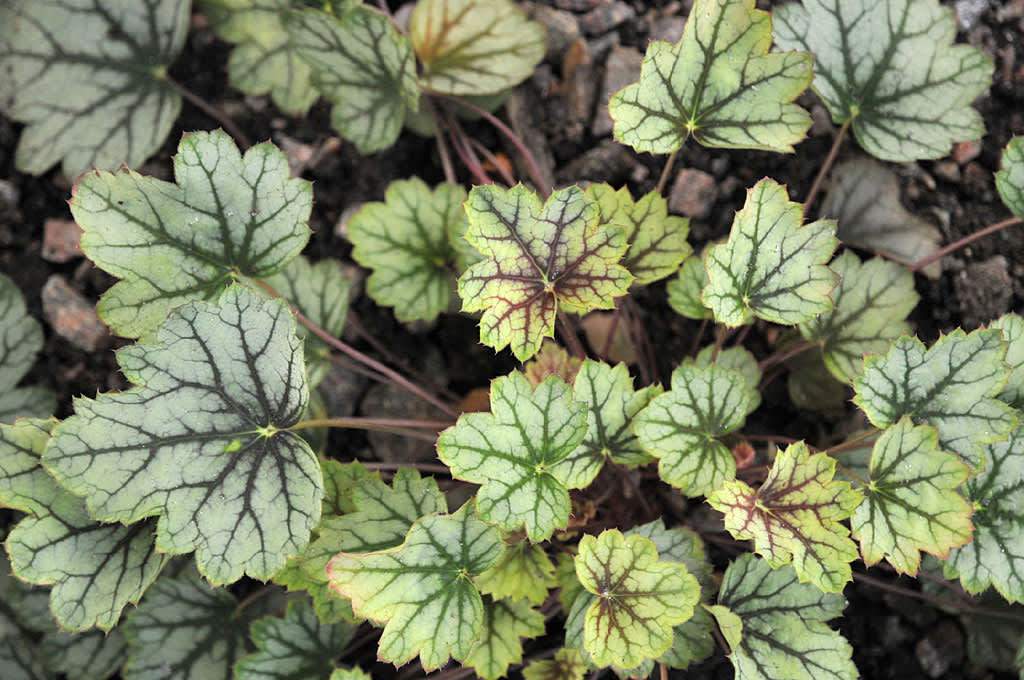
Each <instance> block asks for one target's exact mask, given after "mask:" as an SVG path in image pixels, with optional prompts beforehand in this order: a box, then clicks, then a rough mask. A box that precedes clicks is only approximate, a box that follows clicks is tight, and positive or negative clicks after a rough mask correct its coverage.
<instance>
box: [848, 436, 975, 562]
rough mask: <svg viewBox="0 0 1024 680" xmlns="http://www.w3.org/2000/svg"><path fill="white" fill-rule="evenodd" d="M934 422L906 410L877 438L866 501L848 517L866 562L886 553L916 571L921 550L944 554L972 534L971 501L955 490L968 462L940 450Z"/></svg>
mask: <svg viewBox="0 0 1024 680" xmlns="http://www.w3.org/2000/svg"><path fill="white" fill-rule="evenodd" d="M937 444H938V434H937V433H936V432H935V428H932V427H927V426H925V425H921V426H917V427H915V426H914V425H913V423H912V422H911V421H910V418H908V417H906V416H904V417H903V418H901V419H900V421H899V422H898V423H896V424H895V425H893V426H891V427H889V428H888V429H886V430H885V431H884V432H883V433H882V434H881V435H880V436H879V437H878V440H877V441H876V442H875V447H874V450H873V451H872V453H871V462H870V464H869V475H870V476H869V478H868V479H867V480H865V481H867V486H865V487H864V488H863V489H861V491H862V493H863V494H864V502H863V503H861V504H860V505H859V506H858V507H857V510H856V511H855V512H854V513H853V516H852V517H851V518H850V527H851V529H852V533H853V537H854V538H856V539H858V540H859V541H860V551H861V555H863V557H864V562H865V564H867V565H868V566H870V565H872V564H874V563H876V562H878V561H879V560H880V559H882V557H885V558H886V560H888V562H889V563H890V564H891V565H892V566H893V567H895V568H896V571H898V572H901V573H908V574H915V573H917V568H918V566H919V564H920V561H921V554H920V552H919V551H920V550H924V551H926V552H929V553H931V554H933V555H937V556H938V557H943V558H944V557H945V556H946V555H947V554H948V553H949V550H950V549H951V548H956V547H959V546H961V545H963V544H965V543H967V542H968V541H970V540H971V531H972V526H971V520H970V519H969V518H970V515H971V506H970V504H969V503H968V502H967V501H965V500H964V499H963V498H962V497H961V496H960V494H958V493H957V492H956V489H957V487H959V486H960V485H961V484H962V483H963V482H964V481H966V479H967V476H968V475H969V474H970V468H968V467H967V466H966V465H965V464H963V463H961V462H960V461H959V460H957V458H956V456H955V455H952V454H950V453H946V452H945V451H939V450H938V449H937V448H936V445H937Z"/></svg>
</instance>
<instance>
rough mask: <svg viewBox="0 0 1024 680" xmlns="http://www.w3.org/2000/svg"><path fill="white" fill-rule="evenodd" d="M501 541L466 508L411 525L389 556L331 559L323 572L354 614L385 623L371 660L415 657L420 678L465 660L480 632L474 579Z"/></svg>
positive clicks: (479, 606)
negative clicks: (456, 660)
mask: <svg viewBox="0 0 1024 680" xmlns="http://www.w3.org/2000/svg"><path fill="white" fill-rule="evenodd" d="M502 546H503V544H502V541H501V535H500V534H499V532H498V530H497V529H495V528H494V527H491V526H488V525H486V524H484V523H483V522H481V521H480V520H479V519H477V518H476V513H474V512H473V509H472V507H471V504H469V503H467V504H466V505H464V506H462V508H461V509H460V510H459V511H458V512H456V513H455V514H453V515H429V516H427V517H424V518H423V519H420V520H417V522H416V523H415V524H413V526H412V528H411V529H410V530H409V533H408V535H407V536H406V537H405V542H404V543H403V544H402V545H401V546H400V547H397V548H391V549H390V550H384V551H378V552H371V553H364V554H351V553H341V554H339V555H337V556H336V557H335V558H334V559H332V560H331V562H330V563H329V564H328V566H327V572H328V576H329V578H330V581H331V587H332V588H335V589H337V590H338V591H339V592H341V594H343V595H345V596H346V597H348V598H350V599H351V600H352V608H353V609H354V610H355V612H356V614H358V615H359V616H363V617H365V618H368V619H371V620H373V621H379V622H387V625H386V626H385V627H384V633H383V634H382V635H381V638H380V645H379V647H378V650H377V654H378V657H379V658H380V659H382V660H385V661H390V662H392V663H394V664H395V665H396V666H400V665H402V664H404V663H405V662H406V661H409V660H411V659H412V658H413V657H415V656H416V655H417V654H418V655H419V657H420V663H421V664H422V665H423V668H424V669H425V670H428V671H429V670H433V669H434V668H438V667H440V666H442V665H443V664H445V663H446V662H447V661H448V657H449V656H454V657H455V658H464V657H465V656H466V655H467V654H468V653H469V652H470V649H471V648H472V645H473V643H474V642H475V641H476V640H477V639H478V637H479V636H480V632H481V627H482V626H483V616H484V614H483V602H482V600H481V597H480V593H479V592H477V590H476V588H475V587H474V586H473V581H472V579H473V577H474V576H477V575H479V574H480V573H482V572H484V571H486V570H487V569H489V568H490V567H492V566H493V565H494V563H495V562H496V561H497V560H498V558H499V556H500V555H501V548H502Z"/></svg>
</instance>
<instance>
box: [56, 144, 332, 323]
mask: <svg viewBox="0 0 1024 680" xmlns="http://www.w3.org/2000/svg"><path fill="white" fill-rule="evenodd" d="M174 174H175V177H176V178H177V181H178V183H177V184H171V183H169V182H164V181H162V180H158V179H155V178H153V177H144V176H142V175H139V174H138V173H135V172H132V171H122V172H117V173H109V172H94V173H89V174H87V175H84V176H82V177H81V178H80V179H79V180H78V182H77V183H76V184H75V188H74V191H73V194H72V197H71V213H72V214H73V215H74V216H75V220H76V221H77V222H78V224H79V226H81V227H82V229H83V230H84V233H83V234H82V250H84V251H85V253H86V255H88V256H89V258H90V259H91V260H92V261H93V262H95V263H96V265H97V266H99V267H100V268H101V269H104V270H105V271H107V272H109V273H111V274H113V275H114V276H116V277H118V278H121V279H124V280H123V281H121V282H120V283H118V284H116V285H115V286H114V287H112V288H111V289H110V290H108V291H107V292H106V293H105V294H104V296H103V298H102V299H101V300H100V303H99V305H98V306H97V312H98V313H99V315H100V317H101V318H102V319H103V320H104V321H105V322H107V324H109V325H110V327H111V329H112V330H113V331H114V332H115V333H117V334H119V335H123V336H125V337H133V338H136V337H139V336H141V335H143V334H145V333H148V332H150V331H152V330H153V329H155V328H156V326H157V325H158V324H159V323H160V322H161V321H162V320H163V319H164V317H165V316H167V312H168V311H169V310H170V309H171V308H173V307H176V306H177V305H180V304H183V303H185V302H188V301H189V300H194V299H206V300H215V299H217V297H218V296H219V295H220V294H221V293H222V292H223V291H224V289H225V288H226V287H227V286H228V285H230V284H231V282H232V281H233V280H234V279H236V278H238V277H239V276H250V277H262V276H269V275H270V274H273V273H274V272H276V271H278V270H280V269H281V268H282V267H284V266H285V264H287V263H288V261H289V260H291V259H292V258H293V257H295V256H296V255H298V253H299V251H300V250H302V248H303V246H305V245H306V241H307V240H308V239H309V228H308V227H307V226H306V221H307V220H308V219H309V211H310V207H311V205H312V200H313V192H312V189H311V187H310V184H309V182H306V181H304V180H300V179H288V163H287V161H286V160H285V156H284V154H283V153H281V152H280V151H279V150H278V149H277V148H276V147H274V146H273V145H272V144H270V143H265V144H259V145H257V146H254V147H252V148H250V149H249V150H248V151H246V152H245V155H244V156H242V155H241V154H240V153H239V151H238V148H237V147H236V146H235V143H234V142H233V141H231V138H230V137H228V136H227V135H226V134H225V133H223V132H221V131H219V130H218V131H215V132H209V133H208V132H196V133H192V134H188V135H185V136H184V137H182V139H181V143H180V144H179V145H178V154H177V155H176V156H175V157H174Z"/></svg>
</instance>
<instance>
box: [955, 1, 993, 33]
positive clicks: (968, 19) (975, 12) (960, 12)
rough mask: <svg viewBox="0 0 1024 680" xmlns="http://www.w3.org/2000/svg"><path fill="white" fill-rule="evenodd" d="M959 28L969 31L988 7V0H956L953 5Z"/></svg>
mask: <svg viewBox="0 0 1024 680" xmlns="http://www.w3.org/2000/svg"><path fill="white" fill-rule="evenodd" d="M953 8H954V11H956V20H957V22H958V23H959V24H960V28H961V29H962V30H965V31H969V30H971V29H972V28H974V25H975V24H976V23H978V20H979V19H981V15H982V14H984V13H985V10H986V9H988V0H956V4H955V5H954V6H953Z"/></svg>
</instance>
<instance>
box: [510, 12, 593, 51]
mask: <svg viewBox="0 0 1024 680" xmlns="http://www.w3.org/2000/svg"><path fill="white" fill-rule="evenodd" d="M522 7H523V9H524V10H525V11H526V16H528V17H529V18H531V19H533V20H534V21H537V22H539V23H540V24H541V25H542V26H544V30H545V31H546V32H547V52H546V53H545V55H544V58H545V59H547V60H548V61H550V62H552V63H555V64H557V63H558V61H559V60H560V59H561V58H562V55H563V54H564V53H565V51H566V50H567V49H568V48H569V45H571V44H573V43H574V42H575V41H576V39H577V38H579V37H580V35H581V33H580V22H579V21H577V19H576V15H575V14H572V13H571V12H567V11H565V10H561V9H556V8H554V7H548V6H547V5H544V4H541V3H539V2H524V3H523V4H522Z"/></svg>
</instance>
